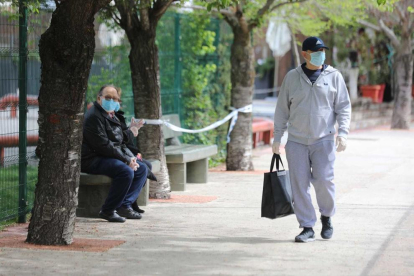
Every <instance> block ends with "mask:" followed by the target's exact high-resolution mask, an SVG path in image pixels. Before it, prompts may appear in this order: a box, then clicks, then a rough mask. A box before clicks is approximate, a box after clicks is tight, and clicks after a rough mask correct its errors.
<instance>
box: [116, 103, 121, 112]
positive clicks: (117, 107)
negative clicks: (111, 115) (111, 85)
mask: <svg viewBox="0 0 414 276" xmlns="http://www.w3.org/2000/svg"><path fill="white" fill-rule="evenodd" d="M120 108H121V105H120V104H119V103H117V105H116V107H115V112H118V110H119V109H120Z"/></svg>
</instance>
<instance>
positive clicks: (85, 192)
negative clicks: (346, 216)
mask: <svg viewBox="0 0 414 276" xmlns="http://www.w3.org/2000/svg"><path fill="white" fill-rule="evenodd" d="M149 161H150V162H151V164H152V172H154V173H155V172H159V171H160V161H158V160H149ZM111 183H112V179H111V178H110V177H108V176H105V175H94V174H86V173H81V176H80V182H79V193H78V208H77V210H76V216H78V217H97V216H98V214H99V211H100V209H101V207H102V204H104V202H105V199H106V197H107V196H108V193H109V188H110V186H111ZM148 197H149V181H148V179H147V183H146V184H145V186H144V187H143V188H142V190H141V193H140V195H139V197H138V199H137V203H138V206H146V205H147V204H148Z"/></svg>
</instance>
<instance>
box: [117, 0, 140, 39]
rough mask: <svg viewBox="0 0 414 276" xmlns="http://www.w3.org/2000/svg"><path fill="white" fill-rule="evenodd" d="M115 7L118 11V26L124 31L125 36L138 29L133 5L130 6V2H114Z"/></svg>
mask: <svg viewBox="0 0 414 276" xmlns="http://www.w3.org/2000/svg"><path fill="white" fill-rule="evenodd" d="M115 6H116V8H117V10H118V11H119V15H120V16H121V17H120V26H121V27H122V29H124V30H125V32H126V33H127V35H128V34H129V33H131V32H132V31H133V29H137V28H139V27H140V20H139V18H138V15H137V13H136V12H135V10H136V9H135V5H134V6H131V3H130V1H126V0H115Z"/></svg>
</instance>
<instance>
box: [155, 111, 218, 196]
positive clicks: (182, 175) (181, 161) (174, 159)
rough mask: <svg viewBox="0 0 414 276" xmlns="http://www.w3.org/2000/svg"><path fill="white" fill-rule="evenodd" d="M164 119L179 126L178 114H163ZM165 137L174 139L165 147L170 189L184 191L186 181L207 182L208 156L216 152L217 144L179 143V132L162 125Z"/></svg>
mask: <svg viewBox="0 0 414 276" xmlns="http://www.w3.org/2000/svg"><path fill="white" fill-rule="evenodd" d="M163 119H164V120H167V121H169V122H170V123H172V124H173V125H176V126H179V125H180V120H179V117H178V115H176V114H172V115H166V116H163ZM163 133H164V137H165V138H166V139H175V143H174V145H168V146H166V147H165V157H166V160H167V167H168V174H169V176H170V184H171V190H172V191H185V188H186V187H185V186H186V184H187V183H207V181H208V177H207V175H208V158H209V157H210V156H213V155H215V154H217V145H189V144H180V143H179V142H177V141H178V139H177V138H178V137H179V136H181V135H182V133H181V132H173V131H171V130H170V129H168V128H166V127H165V126H164V127H163Z"/></svg>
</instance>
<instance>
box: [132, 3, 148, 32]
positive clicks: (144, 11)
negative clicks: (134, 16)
mask: <svg viewBox="0 0 414 276" xmlns="http://www.w3.org/2000/svg"><path fill="white" fill-rule="evenodd" d="M130 1H133V0H130ZM135 5H136V4H134V6H135ZM138 5H139V6H138V12H139V19H140V22H141V27H142V29H144V30H149V28H150V26H151V23H150V18H149V10H150V8H151V0H144V1H141V2H140V4H138Z"/></svg>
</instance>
